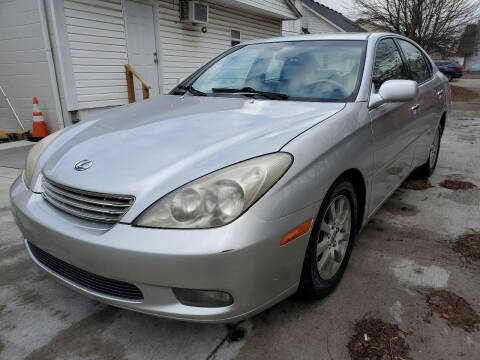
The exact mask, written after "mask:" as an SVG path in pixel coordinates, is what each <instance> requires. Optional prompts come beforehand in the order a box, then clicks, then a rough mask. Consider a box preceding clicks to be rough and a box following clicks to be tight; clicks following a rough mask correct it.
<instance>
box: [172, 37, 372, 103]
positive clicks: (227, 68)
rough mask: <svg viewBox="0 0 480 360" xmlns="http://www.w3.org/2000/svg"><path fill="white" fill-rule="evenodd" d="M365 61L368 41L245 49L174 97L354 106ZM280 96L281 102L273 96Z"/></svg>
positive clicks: (228, 55) (204, 71) (204, 72)
mask: <svg viewBox="0 0 480 360" xmlns="http://www.w3.org/2000/svg"><path fill="white" fill-rule="evenodd" d="M364 57H365V42H364V41H324V40H319V41H317V40H309V41H289V42H275V43H262V44H252V45H246V46H243V47H242V46H240V47H238V48H234V49H232V50H230V51H229V52H227V53H225V54H223V55H222V56H220V57H219V58H217V59H214V60H213V61H212V62H210V63H209V64H207V65H206V66H205V67H203V68H202V69H200V70H199V71H197V72H196V73H195V74H193V75H192V76H191V77H190V78H188V79H187V80H186V81H184V82H183V83H182V84H181V85H179V86H177V88H175V89H174V90H173V91H172V92H171V93H172V94H184V93H188V94H189V95H203V96H205V95H207V96H254V97H256V96H264V97H267V98H270V99H282V100H302V101H354V100H355V96H356V93H357V91H358V87H359V85H360V79H361V72H362V70H363V63H364ZM239 94H240V95H239ZM279 94H280V95H282V97H281V98H280V97H277V98H275V97H272V95H279Z"/></svg>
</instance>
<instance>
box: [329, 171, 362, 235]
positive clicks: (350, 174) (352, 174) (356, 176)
mask: <svg viewBox="0 0 480 360" xmlns="http://www.w3.org/2000/svg"><path fill="white" fill-rule="evenodd" d="M339 178H346V179H348V180H350V181H351V183H352V185H353V188H354V189H355V193H356V194H357V198H358V219H357V220H358V221H357V229H356V232H358V231H360V229H361V228H362V224H363V220H364V216H365V211H366V206H367V184H366V182H365V178H364V176H363V174H362V172H361V171H360V170H358V169H356V168H351V169H348V170H346V171H344V172H343V173H342V174H341V175H340V176H338V178H337V179H336V180H335V182H336V181H337V180H338V179H339Z"/></svg>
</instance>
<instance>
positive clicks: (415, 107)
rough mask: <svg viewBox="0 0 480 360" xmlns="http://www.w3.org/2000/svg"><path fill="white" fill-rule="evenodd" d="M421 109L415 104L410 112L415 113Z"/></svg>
mask: <svg viewBox="0 0 480 360" xmlns="http://www.w3.org/2000/svg"><path fill="white" fill-rule="evenodd" d="M419 107H420V104H415V105H413V106H412V107H411V108H410V111H411V112H415V111H417V110H418V108H419Z"/></svg>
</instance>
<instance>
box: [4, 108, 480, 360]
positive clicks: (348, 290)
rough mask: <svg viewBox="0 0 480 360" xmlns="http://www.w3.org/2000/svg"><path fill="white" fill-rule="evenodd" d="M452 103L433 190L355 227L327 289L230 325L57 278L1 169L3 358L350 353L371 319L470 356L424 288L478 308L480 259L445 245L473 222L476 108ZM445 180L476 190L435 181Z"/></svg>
mask: <svg viewBox="0 0 480 360" xmlns="http://www.w3.org/2000/svg"><path fill="white" fill-rule="evenodd" d="M455 108H456V110H455V111H454V114H453V117H452V118H451V119H449V121H448V123H447V129H446V131H445V135H444V138H443V140H442V148H441V152H440V159H439V163H438V167H437V170H436V172H435V174H434V176H433V177H432V178H431V183H432V185H433V187H432V188H429V189H426V190H423V191H414V190H406V189H399V190H398V191H397V192H396V193H395V194H394V195H393V197H392V198H391V199H390V200H389V201H388V202H387V203H386V204H385V205H384V206H383V208H382V209H381V210H380V212H379V213H378V214H377V215H376V216H375V218H374V219H373V221H372V222H371V223H370V224H369V225H368V226H367V227H366V229H365V230H364V231H363V232H362V233H361V234H360V236H359V238H358V241H357V243H356V245H355V248H354V251H353V254H352V258H351V261H350V265H349V267H348V268H347V271H346V273H345V277H344V279H343V280H342V282H341V284H340V285H339V287H338V288H337V290H336V291H335V292H334V293H333V294H331V295H330V296H328V297H327V298H325V299H323V300H321V301H304V300H300V299H298V298H296V297H295V296H294V297H292V298H290V299H287V300H285V301H283V302H282V303H280V304H278V305H277V306H275V307H273V308H272V309H270V310H267V311H265V312H264V313H262V314H260V315H257V316H255V317H253V318H251V319H249V320H246V321H244V322H242V323H240V324H235V327H233V328H232V327H229V326H226V325H205V324H190V323H184V322H178V321H170V320H164V319H158V318H153V317H150V316H147V315H142V314H137V313H133V312H130V311H126V310H120V309H116V308H113V307H110V306H106V305H104V304H101V303H97V302H95V301H92V300H89V299H87V298H85V297H83V296H81V295H79V294H77V293H75V292H73V291H71V290H70V289H67V288H65V287H63V286H62V285H60V284H58V283H57V282H55V281H54V280H52V279H51V278H50V277H48V276H47V275H45V274H44V273H43V272H41V271H40V270H39V269H38V268H37V267H36V266H35V265H34V264H33V263H32V261H31V260H30V259H29V258H28V256H27V254H26V251H25V249H24V246H23V242H22V237H21V234H20V232H19V230H18V229H17V227H16V226H15V224H14V222H13V219H12V216H11V214H10V212H9V210H8V206H9V205H8V188H9V185H10V184H11V182H12V181H13V180H14V178H15V177H16V176H17V175H18V174H19V172H20V170H17V169H13V168H11V167H0V285H1V286H0V359H23V358H26V359H35V360H42V359H82V360H83V359H234V358H235V359H348V358H349V355H348V351H347V347H346V345H347V343H348V341H349V338H350V336H351V335H352V324H353V322H354V321H356V320H359V319H361V318H363V317H366V316H373V317H375V318H380V319H382V320H384V321H386V322H390V323H394V324H397V325H398V326H399V327H400V328H401V329H402V330H404V331H408V332H409V335H408V336H407V343H408V344H409V345H410V348H411V351H410V355H411V357H412V358H413V359H444V360H447V359H466V360H467V359H468V360H470V359H477V358H478V354H479V353H480V334H479V333H478V332H466V331H465V330H462V329H458V328H450V327H449V326H448V325H447V323H446V321H445V320H444V319H441V318H440V317H438V315H431V314H430V311H429V309H428V306H427V303H426V299H425V297H424V295H423V294H422V292H423V291H425V288H429V287H434V288H446V289H448V290H450V291H453V292H455V293H456V294H458V295H460V296H462V297H464V298H465V299H466V300H467V301H468V302H469V303H470V304H471V305H472V307H473V308H474V309H475V310H476V311H477V312H480V286H479V285H480V264H479V263H474V262H472V263H467V262H465V261H462V259H461V257H460V256H459V255H458V254H457V253H455V252H454V251H453V250H452V249H451V242H452V241H453V240H455V239H456V238H457V237H458V236H459V235H461V234H463V233H464V232H466V231H474V230H475V231H480V215H479V214H480V190H479V188H480V157H479V155H478V154H480V105H472V104H470V105H468V106H467V105H459V104H456V105H455ZM4 155H5V153H4ZM1 158H2V152H1V151H0V159H1ZM17 163H18V161H17ZM449 178H454V179H461V180H464V181H470V182H472V183H474V184H476V185H477V187H478V188H477V189H473V190H466V191H453V190H448V189H444V188H442V187H440V186H439V184H440V183H441V182H442V181H443V180H445V179H449ZM242 330H244V332H245V336H244V337H243V338H242V334H243V331H242ZM235 334H236V335H238V336H232V335H235ZM233 338H237V340H238V341H231V340H232V339H233ZM238 338H239V339H238Z"/></svg>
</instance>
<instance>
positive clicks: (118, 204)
mask: <svg viewBox="0 0 480 360" xmlns="http://www.w3.org/2000/svg"><path fill="white" fill-rule="evenodd" d="M42 190H43V191H42V196H43V198H44V199H45V200H46V201H47V202H48V203H49V204H50V205H52V206H54V207H56V208H57V209H59V210H62V211H64V212H66V213H68V214H70V215H72V216H75V217H78V218H82V219H86V220H90V221H97V222H105V223H112V224H113V223H117V222H119V221H120V219H121V218H122V217H123V215H125V213H126V212H127V211H128V209H129V208H130V206H132V204H133V202H134V201H135V198H134V197H133V196H129V195H115V194H104V193H95V192H91V191H86V190H80V189H73V188H70V187H68V186H64V185H60V184H57V183H55V182H53V181H51V180H49V179H47V178H46V177H45V176H43V178H42Z"/></svg>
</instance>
